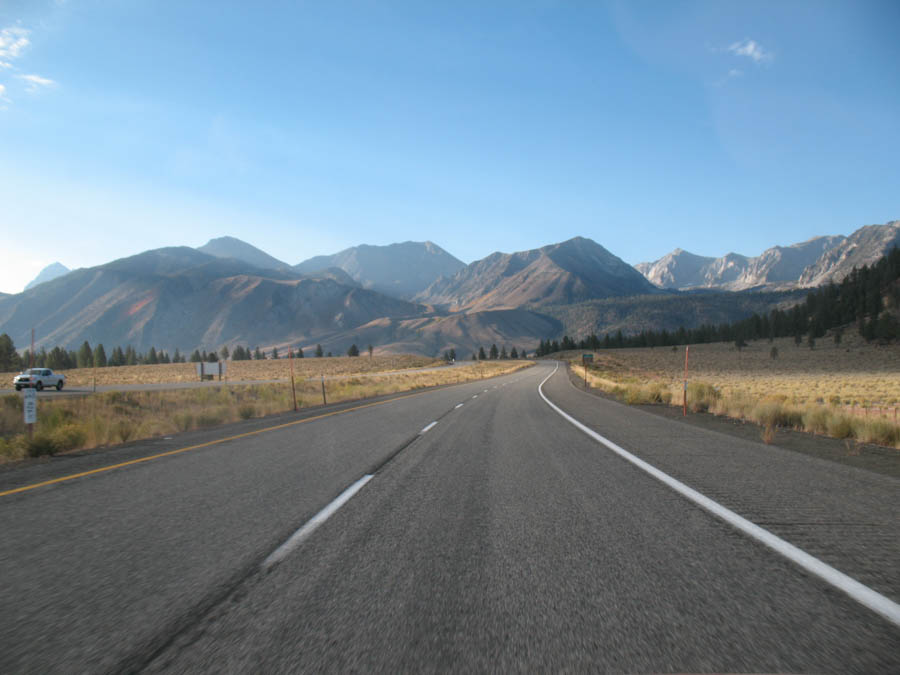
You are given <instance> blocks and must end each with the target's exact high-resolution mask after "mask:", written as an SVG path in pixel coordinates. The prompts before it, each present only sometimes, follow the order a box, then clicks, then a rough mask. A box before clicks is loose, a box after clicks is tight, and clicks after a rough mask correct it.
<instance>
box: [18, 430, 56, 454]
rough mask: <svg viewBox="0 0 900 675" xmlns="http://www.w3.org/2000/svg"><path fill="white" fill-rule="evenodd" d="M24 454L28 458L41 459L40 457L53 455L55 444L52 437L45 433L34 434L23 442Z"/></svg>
mask: <svg viewBox="0 0 900 675" xmlns="http://www.w3.org/2000/svg"><path fill="white" fill-rule="evenodd" d="M25 453H26V454H27V455H28V456H29V457H41V456H42V455H55V454H56V442H55V441H54V440H53V437H52V436H51V435H50V434H49V433H47V432H45V431H42V432H39V433H36V434H34V435H33V436H32V437H31V438H27V439H26V440H25Z"/></svg>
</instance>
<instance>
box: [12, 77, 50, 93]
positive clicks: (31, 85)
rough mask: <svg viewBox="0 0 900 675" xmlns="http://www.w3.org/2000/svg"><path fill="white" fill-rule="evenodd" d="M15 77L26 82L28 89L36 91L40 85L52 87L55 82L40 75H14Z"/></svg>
mask: <svg viewBox="0 0 900 675" xmlns="http://www.w3.org/2000/svg"><path fill="white" fill-rule="evenodd" d="M16 77H18V78H19V79H20V80H25V81H26V82H27V83H28V91H37V90H38V89H40V88H41V87H52V86H54V85H55V84H56V82H55V81H53V80H51V79H50V78H48V77H41V76H40V75H16Z"/></svg>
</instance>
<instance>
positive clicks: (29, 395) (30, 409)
mask: <svg viewBox="0 0 900 675" xmlns="http://www.w3.org/2000/svg"><path fill="white" fill-rule="evenodd" d="M23 407H24V409H25V424H35V423H37V392H36V391H35V390H34V389H32V388H31V387H29V388H28V389H26V390H25V405H24V406H23Z"/></svg>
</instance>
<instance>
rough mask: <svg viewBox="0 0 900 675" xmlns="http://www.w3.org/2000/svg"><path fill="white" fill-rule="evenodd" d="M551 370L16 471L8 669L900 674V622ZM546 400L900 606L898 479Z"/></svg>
mask: <svg viewBox="0 0 900 675" xmlns="http://www.w3.org/2000/svg"><path fill="white" fill-rule="evenodd" d="M551 371H552V365H548V364H540V365H538V366H537V367H535V368H531V369H529V370H526V371H524V372H520V373H515V374H513V375H509V376H505V377H502V378H496V379H493V380H489V381H485V382H482V383H469V384H464V385H458V386H454V387H448V388H444V389H439V390H434V391H429V392H425V393H420V394H414V395H407V396H404V397H396V398H394V399H393V400H391V399H382V400H380V401H375V402H372V403H374V405H371V404H366V407H361V406H360V404H345V405H343V406H336V407H334V408H331V409H326V410H324V411H322V410H320V411H316V412H306V413H303V414H301V415H294V414H291V415H285V416H282V417H280V418H278V419H276V420H271V419H270V420H265V421H258V420H254V421H252V422H248V423H243V424H239V425H231V426H230V427H229V428H226V429H220V430H216V431H206V432H194V433H192V434H186V435H183V436H179V437H175V438H172V439H160V440H157V441H152V442H148V443H137V444H131V445H129V446H127V447H125V448H122V449H118V450H114V451H109V452H106V453H89V454H86V455H84V456H80V457H73V458H67V459H65V460H60V461H54V462H50V463H47V464H42V465H36V466H29V467H25V468H22V469H18V470H14V471H6V472H3V473H0V522H2V523H3V529H2V546H0V580H2V585H0V672H4V673H6V672H10V673H14V672H41V673H44V672H60V673H69V672H108V671H114V672H134V671H150V672H303V671H316V672H317V671H350V670H356V671H372V670H374V671H381V672H396V671H417V672H418V671H436V670H454V671H488V670H490V671H510V670H531V671H546V670H554V671H558V670H577V671H581V670H589V671H595V672H824V673H832V672H833V673H847V672H859V673H896V672H900V627H898V625H896V624H894V623H891V622H890V621H889V620H888V619H886V618H884V617H883V616H881V615H879V614H877V613H875V612H873V611H872V610H870V609H869V608H867V607H865V606H863V605H862V604H860V603H859V602H857V601H855V600H853V599H851V598H850V597H849V596H847V595H846V594H845V593H843V592H841V591H839V590H837V589H835V588H834V587H833V586H831V585H829V584H828V583H826V582H825V581H823V580H822V579H820V578H818V577H816V576H815V575H813V574H810V573H809V572H807V571H804V570H802V569H801V568H799V567H798V566H797V565H796V564H794V563H793V562H790V561H789V560H787V559H786V558H784V557H783V556H781V555H779V554H778V553H775V552H774V551H772V550H771V549H769V548H767V547H765V546H763V545H761V544H760V543H758V542H756V541H754V540H753V539H751V538H749V537H747V536H746V535H744V534H742V533H741V532H739V531H737V530H736V529H734V527H732V526H731V525H729V524H727V523H725V522H723V521H722V520H721V519H719V518H717V517H715V516H713V515H711V514H710V513H709V512H707V511H706V510H703V509H701V508H699V507H698V506H696V505H695V504H693V503H692V502H690V501H688V500H687V499H685V498H684V497H683V496H681V495H680V494H678V493H676V492H675V491H673V490H672V489H671V488H670V487H668V486H666V485H664V484H663V483H661V482H660V481H659V480H657V479H655V478H653V477H651V476H649V475H648V474H647V473H645V472H644V471H642V470H640V469H638V468H636V467H635V466H634V465H633V464H632V463H629V462H627V461H625V460H624V459H622V458H621V457H620V456H618V455H616V454H614V453H613V452H611V451H610V450H609V449H607V448H606V447H605V446H603V445H602V444H600V443H598V442H597V441H596V440H594V439H592V438H591V437H589V436H588V435H586V434H585V433H584V432H582V431H580V430H579V429H577V428H576V427H574V426H573V425H572V424H571V423H569V422H568V421H567V420H565V419H564V418H563V417H561V416H560V415H559V414H558V413H556V412H555V411H554V410H553V409H551V407H550V406H549V405H548V404H547V403H546V402H545V401H544V400H543V399H542V398H541V396H540V395H539V393H538V384H539V383H540V382H541V381H542V380H543V379H544V378H545V377H546V376H547V375H548V374H550V372H551ZM485 390H487V391H485ZM544 393H545V394H546V395H547V397H548V398H549V399H550V400H551V401H553V402H554V403H555V404H556V405H557V406H559V407H560V408H561V409H563V410H565V411H567V412H568V413H569V414H571V415H573V416H574V417H576V418H577V419H579V420H581V421H582V422H584V423H585V424H587V426H588V427H590V428H592V429H596V430H598V431H599V432H600V433H601V434H603V435H604V436H605V437H606V438H609V439H610V440H612V441H614V442H615V443H618V444H619V445H621V446H623V447H624V448H626V449H627V450H630V451H631V452H634V453H635V454H637V455H639V456H641V457H643V458H644V459H645V460H646V461H648V462H650V463H651V464H654V465H656V466H658V467H659V468H661V469H663V470H664V471H666V472H669V473H671V474H673V475H675V477H676V478H678V479H679V480H681V481H683V482H685V483H687V484H689V485H691V486H692V487H693V488H695V489H697V490H699V491H701V492H703V493H704V494H706V495H707V496H708V497H711V498H713V499H715V500H716V501H717V502H719V503H721V504H724V505H725V506H727V507H728V508H730V509H732V510H734V511H736V512H737V513H739V514H740V515H741V516H743V517H745V518H747V519H749V520H752V521H753V522H755V523H757V524H758V525H761V526H762V527H765V528H767V529H768V530H769V531H772V532H774V533H775V534H777V535H778V536H780V537H782V538H784V539H786V540H788V541H789V542H791V543H793V544H794V545H795V546H798V547H800V548H803V549H804V550H808V552H809V553H811V554H812V555H815V556H817V557H818V558H820V559H822V560H824V561H825V562H827V563H828V564H830V565H833V566H834V567H836V568H838V569H840V570H841V571H842V572H845V573H846V574H848V575H850V576H852V577H854V578H856V579H858V580H859V581H861V582H863V583H864V584H867V585H868V586H870V587H872V588H873V589H874V590H876V591H877V592H878V593H880V594H883V596H885V597H887V598H888V599H889V600H888V601H889V602H890V601H893V602H897V601H898V600H900V558H898V555H897V545H898V544H897V542H898V541H900V525H898V519H897V514H898V513H900V509H898V506H900V489H898V487H900V484H898V483H900V482H898V481H897V480H896V479H893V478H889V477H885V476H880V475H877V474H873V473H869V472H866V471H863V470H859V469H853V468H850V467H845V466H842V465H837V464H834V463H829V462H825V461H821V460H815V459H813V458H810V457H807V456H802V455H795V454H793V453H787V452H784V451H777V449H776V448H770V447H767V446H764V445H762V444H758V443H749V442H744V441H739V440H735V439H733V438H731V437H727V436H723V435H720V434H717V433H714V432H708V431H704V430H702V429H694V428H692V427H686V426H685V425H678V424H675V423H672V422H670V421H667V420H665V419H662V418H658V417H655V416H652V415H648V414H646V413H643V412H641V411H637V410H632V409H628V408H625V407H623V406H620V405H618V404H616V403H611V402H608V401H604V400H600V399H596V398H594V397H590V396H587V395H585V394H583V393H581V392H579V391H577V390H576V389H575V388H574V387H573V386H572V385H571V383H570V382H569V381H568V379H567V378H566V376H565V374H564V373H562V372H558V373H557V374H556V375H554V376H553V377H551V378H550V380H549V381H548V382H547V384H546V385H545V386H544ZM460 404H462V405H460ZM329 413H334V414H329ZM323 414H326V415H328V416H323ZM432 423H434V424H432ZM276 425H282V426H281V427H280V428H278V429H273V430H268V431H266V430H265V429H266V427H267V426H276ZM426 429H427V430H426ZM236 434H249V435H244V436H243V437H241V438H235V439H233V440H222V442H215V441H218V440H221V439H226V438H228V437H231V436H234V435H236ZM210 442H213V444H210V445H205V446H202V447H194V449H189V450H186V451H184V452H179V453H177V454H170V455H166V456H162V457H158V458H156V459H152V457H154V456H156V455H159V454H160V453H163V452H171V451H174V450H179V449H182V448H190V447H193V446H197V445H200V444H204V443H210ZM142 458H147V461H139V462H135V460H140V459H142ZM117 462H132V463H130V464H127V465H125V466H122V467H120V468H114V469H111V470H101V471H99V472H96V473H90V474H88V475H84V476H82V477H78V478H73V479H70V480H69V479H66V480H61V481H59V482H52V483H49V484H44V485H42V486H39V487H35V488H33V489H28V488H29V486H31V485H35V484H38V483H48V481H54V480H58V479H65V478H66V477H67V476H70V475H73V474H75V473H78V472H84V471H96V470H97V469H103V468H104V467H107V466H109V465H111V464H115V463H117ZM366 476H371V478H370V479H368V481H367V482H366V483H365V484H364V485H363V486H362V487H360V488H359V490H358V492H356V493H355V494H354V496H352V497H351V498H349V500H347V501H346V502H345V503H343V505H341V506H340V508H337V509H336V510H333V512H330V513H327V514H326V515H329V516H330V517H328V518H327V519H325V518H317V517H316V514H319V513H320V512H321V511H322V510H323V509H325V508H326V507H327V506H328V505H329V504H330V503H332V502H333V500H335V498H336V497H338V496H339V495H341V494H342V493H344V491H345V490H347V488H348V487H349V486H353V485H356V486H357V487H358V486H359V481H360V479H361V478H363V477H366ZM21 488H26V489H25V490H24V491H19V492H11V491H12V490H17V489H21ZM310 522H312V523H314V524H318V528H317V529H315V530H314V531H311V532H310V526H309V525H307V526H306V529H305V530H303V532H302V533H301V535H300V537H299V539H300V541H299V543H297V544H296V546H294V547H292V548H291V550H289V551H287V552H284V549H283V548H280V547H282V546H283V545H284V544H285V542H289V541H290V542H294V543H296V542H297V539H298V537H297V536H296V533H297V532H298V529H300V528H303V527H304V525H305V524H308V523H310ZM277 550H281V551H282V552H284V555H283V556H281V554H279V560H278V561H277V562H274V563H272V562H271V561H272V557H271V556H272V554H273V552H275V551H277ZM267 561H268V562H267ZM270 563H271V564H270Z"/></svg>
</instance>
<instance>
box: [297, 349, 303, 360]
mask: <svg viewBox="0 0 900 675" xmlns="http://www.w3.org/2000/svg"><path fill="white" fill-rule="evenodd" d="M297 358H298V359H302V358H303V347H297Z"/></svg>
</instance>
